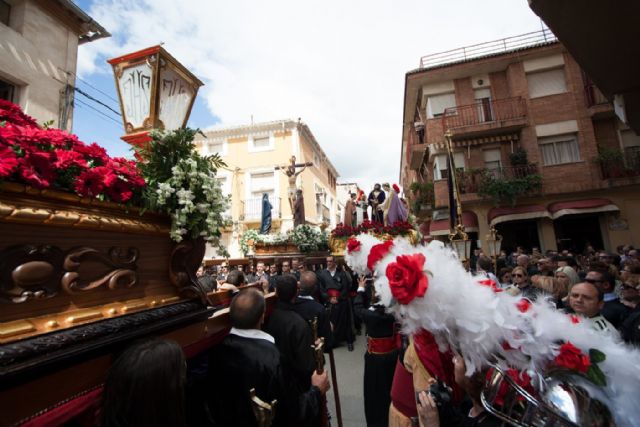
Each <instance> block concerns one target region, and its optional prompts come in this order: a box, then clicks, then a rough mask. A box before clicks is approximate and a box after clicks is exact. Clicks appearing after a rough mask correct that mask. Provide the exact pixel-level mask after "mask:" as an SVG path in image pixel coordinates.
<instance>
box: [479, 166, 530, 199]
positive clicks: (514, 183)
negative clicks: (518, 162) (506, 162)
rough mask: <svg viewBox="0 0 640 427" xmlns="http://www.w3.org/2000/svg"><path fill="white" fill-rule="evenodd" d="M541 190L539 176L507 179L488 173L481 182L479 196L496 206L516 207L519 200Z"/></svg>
mask: <svg viewBox="0 0 640 427" xmlns="http://www.w3.org/2000/svg"><path fill="white" fill-rule="evenodd" d="M541 189H542V176H540V175H538V174H530V175H525V176H522V177H514V178H505V177H501V176H496V175H494V174H493V173H491V172H490V171H487V172H486V173H485V174H484V175H483V177H482V179H481V181H480V185H479V187H478V195H479V196H480V197H482V198H483V199H485V200H491V201H492V202H493V203H494V204H495V205H496V206H499V205H505V204H509V205H511V206H515V204H516V203H517V201H518V198H520V197H523V196H526V195H529V194H533V193H536V192H539V191H540V190H541Z"/></svg>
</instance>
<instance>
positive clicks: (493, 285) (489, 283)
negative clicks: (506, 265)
mask: <svg viewBox="0 0 640 427" xmlns="http://www.w3.org/2000/svg"><path fill="white" fill-rule="evenodd" d="M478 284H480V285H482V286H487V287H489V288H491V289H492V290H493V292H495V293H498V292H502V289H500V288H499V287H498V284H497V283H496V282H495V280H491V279H483V280H478Z"/></svg>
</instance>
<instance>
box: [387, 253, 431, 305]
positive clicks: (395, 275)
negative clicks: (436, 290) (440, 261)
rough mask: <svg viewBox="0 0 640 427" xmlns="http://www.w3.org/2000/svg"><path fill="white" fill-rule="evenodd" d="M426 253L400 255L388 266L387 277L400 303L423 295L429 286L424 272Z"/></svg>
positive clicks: (392, 291) (405, 302) (407, 302)
mask: <svg viewBox="0 0 640 427" xmlns="http://www.w3.org/2000/svg"><path fill="white" fill-rule="evenodd" d="M424 261H425V258H424V255H422V254H413V255H400V256H398V257H397V258H396V262H392V263H390V264H389V265H388V266H387V271H386V275H387V279H389V287H390V288H391V294H392V295H393V297H394V298H395V299H396V300H398V302H399V303H400V304H409V303H410V302H411V301H413V299H414V298H416V297H423V296H424V294H425V292H427V288H428V287H429V280H428V279H427V276H426V275H425V274H424V271H423V269H424Z"/></svg>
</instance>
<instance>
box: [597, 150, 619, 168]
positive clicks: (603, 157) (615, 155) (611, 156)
mask: <svg viewBox="0 0 640 427" xmlns="http://www.w3.org/2000/svg"><path fill="white" fill-rule="evenodd" d="M594 160H595V162H596V163H599V164H601V165H605V166H606V165H610V164H616V163H619V164H622V163H623V162H624V154H623V153H622V151H620V150H618V149H615V148H609V147H604V146H602V145H598V155H597V156H596V158H595V159H594Z"/></svg>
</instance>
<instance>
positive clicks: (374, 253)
mask: <svg viewBox="0 0 640 427" xmlns="http://www.w3.org/2000/svg"><path fill="white" fill-rule="evenodd" d="M392 247H393V240H387V241H385V242H383V243H380V244H378V245H375V246H374V247H372V248H371V252H369V256H367V268H368V269H369V271H373V268H374V267H375V265H376V264H377V263H378V262H379V261H380V260H381V259H382V258H384V257H385V255H387V254H388V253H389V251H390V250H391V248H392Z"/></svg>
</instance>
